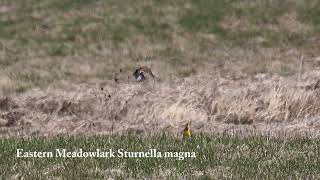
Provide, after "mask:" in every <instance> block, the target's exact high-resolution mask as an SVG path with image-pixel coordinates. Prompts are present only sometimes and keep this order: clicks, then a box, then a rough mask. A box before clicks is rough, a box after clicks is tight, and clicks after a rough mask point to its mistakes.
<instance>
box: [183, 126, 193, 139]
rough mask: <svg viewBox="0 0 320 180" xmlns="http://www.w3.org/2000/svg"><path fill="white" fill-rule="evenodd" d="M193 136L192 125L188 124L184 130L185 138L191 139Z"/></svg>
mask: <svg viewBox="0 0 320 180" xmlns="http://www.w3.org/2000/svg"><path fill="white" fill-rule="evenodd" d="M191 135H192V132H191V130H190V124H189V123H187V125H186V127H185V128H184V130H183V137H184V138H190V137H191Z"/></svg>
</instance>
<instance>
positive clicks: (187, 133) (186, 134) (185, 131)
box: [183, 130, 192, 137]
mask: <svg viewBox="0 0 320 180" xmlns="http://www.w3.org/2000/svg"><path fill="white" fill-rule="evenodd" d="M191 135H192V133H191V131H190V130H184V131H183V136H184V137H191Z"/></svg>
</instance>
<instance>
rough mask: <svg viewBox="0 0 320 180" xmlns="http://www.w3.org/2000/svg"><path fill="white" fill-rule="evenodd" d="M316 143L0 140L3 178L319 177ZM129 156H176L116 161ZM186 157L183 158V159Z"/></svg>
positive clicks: (96, 138) (227, 139) (109, 138)
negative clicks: (62, 152)
mask: <svg viewBox="0 0 320 180" xmlns="http://www.w3.org/2000/svg"><path fill="white" fill-rule="evenodd" d="M319 145H320V140H319V139H312V138H307V137H282V138H270V137H266V136H250V137H240V136H228V135H217V136H203V135H199V136H197V137H194V138H192V139H190V140H182V139H181V138H177V137H173V136H170V135H166V134H162V135H153V136H149V137H142V136H136V135H130V134H129V135H113V136H92V137H82V136H81V137H55V138H49V139H46V138H31V139H1V140H0V152H1V154H0V156H1V158H0V159H1V163H0V174H1V177H2V178H10V177H18V178H27V179H30V178H31V179H34V178H62V177H63V178H77V177H78V178H80V177H86V178H89V179H92V178H107V177H112V178H121V179H126V178H138V177H139V178H143V177H145V178H160V177H165V178H170V179H172V178H174V179H177V178H179V179H180V178H201V177H202V178H208V177H214V178H218V179H220V178H235V179H239V178H253V179H255V178H258V177H259V178H265V179H270V178H271V179H274V178H276V179H285V178H288V177H290V178H298V179H299V178H319V177H320V166H319V163H320V158H319V153H320V149H319ZM16 149H24V150H23V151H24V152H26V151H32V152H33V151H42V152H53V154H55V152H56V149H66V150H67V151H70V152H73V151H77V150H78V151H79V149H82V151H83V152H88V151H93V152H94V151H96V149H100V150H101V151H109V149H112V151H114V152H116V153H115V154H114V155H115V157H110V158H105V157H100V158H98V157H87V158H70V157H69V158H63V157H52V158H35V157H29V158H17V157H16ZM119 149H123V151H128V152H148V151H149V149H156V150H157V152H161V153H163V155H164V153H165V152H195V155H196V157H195V158H191V157H186V154H183V153H180V156H179V157H180V159H179V157H178V156H177V157H172V158H163V157H162V158H151V157H149V158H136V157H117V156H118V155H119V154H118V153H117V150H119ZM183 157H185V158H183Z"/></svg>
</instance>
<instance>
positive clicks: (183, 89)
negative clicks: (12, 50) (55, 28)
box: [0, 72, 320, 136]
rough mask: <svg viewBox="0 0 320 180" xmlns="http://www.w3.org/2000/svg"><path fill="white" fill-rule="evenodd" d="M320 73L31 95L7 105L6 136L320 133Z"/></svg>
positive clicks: (106, 84)
mask: <svg viewBox="0 0 320 180" xmlns="http://www.w3.org/2000/svg"><path fill="white" fill-rule="evenodd" d="M318 77H319V72H312V73H311V72H310V73H308V74H305V75H303V77H302V81H303V82H297V78H296V77H287V78H283V77H280V76H275V75H274V76H269V75H266V74H258V75H256V76H254V77H253V78H242V79H239V80H233V79H228V78H223V77H217V76H215V74H214V73H212V74H209V75H199V76H193V77H190V78H186V79H182V80H177V81H174V82H171V83H167V82H162V83H155V82H146V83H144V84H135V83H129V84H128V83H114V82H112V81H102V82H100V83H98V84H95V83H92V84H91V85H90V84H83V85H80V86H71V87H69V88H68V89H61V90H59V89H48V90H46V91H41V90H33V91H30V92H28V93H26V94H23V95H20V96H16V97H15V96H12V97H11V96H9V97H6V98H2V99H1V114H2V119H3V120H2V121H4V122H3V123H2V127H1V129H0V130H1V136H16V135H55V134H61V133H62V134H65V133H67V134H79V133H80V134H83V133H85V134H96V133H98V134H100V133H103V134H104V133H107V134H109V133H121V132H128V131H129V132H134V133H138V134H139V133H153V132H164V131H169V132H173V133H179V132H180V131H181V128H182V127H183V125H184V124H185V123H187V122H191V123H192V128H193V130H194V131H195V133H200V132H214V133H219V132H220V133H221V132H228V133H234V132H238V131H240V132H246V131H247V133H249V132H251V133H263V134H264V133H271V134H273V133H275V134H277V133H280V132H285V133H289V134H290V133H293V134H295V133H304V132H310V133H312V134H314V135H318V132H319V128H320V126H319V120H318V117H319V113H320V110H319V108H318V107H319V102H320V101H319V99H318V97H319V91H320V88H319V84H317V82H316V81H315V79H317V78H318Z"/></svg>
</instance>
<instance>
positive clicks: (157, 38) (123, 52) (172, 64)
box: [0, 0, 320, 94]
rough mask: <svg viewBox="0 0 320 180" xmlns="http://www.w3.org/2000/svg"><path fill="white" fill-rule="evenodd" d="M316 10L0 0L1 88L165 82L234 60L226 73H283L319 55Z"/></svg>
mask: <svg viewBox="0 0 320 180" xmlns="http://www.w3.org/2000/svg"><path fill="white" fill-rule="evenodd" d="M319 7H320V6H319V1H317V0H308V1H304V2H303V3H302V2H300V1H295V0H285V1H281V2H277V1H272V0H258V1H254V2H251V1H236V0H231V1H224V0H177V1H174V2H172V1H167V0H164V1H157V0H152V1H138V2H136V1H125V0H120V1H119V0H109V1H104V0H65V1H62V0H60V1H56V0H41V1H39V0H25V1H22V0H2V1H1V5H0V15H1V16H0V64H1V68H2V71H1V74H0V77H1V79H0V90H1V93H2V94H11V93H14V92H24V91H26V90H29V89H32V88H35V87H41V88H46V87H48V86H63V85H65V84H68V83H79V82H88V81H93V80H95V79H110V78H112V77H113V75H114V73H116V72H118V71H119V69H120V68H121V69H122V70H123V72H124V73H126V74H130V75H131V73H132V71H133V70H134V68H135V67H136V66H139V65H148V66H151V67H152V68H153V69H156V70H155V71H156V73H157V74H158V75H159V76H160V77H161V78H162V79H164V80H171V79H175V78H181V77H188V76H192V75H194V74H198V73H201V72H203V71H205V70H210V69H208V64H211V65H214V66H219V65H220V66H221V65H223V64H224V63H226V59H229V60H232V59H236V64H237V65H236V66H235V67H231V66H230V65H225V66H226V67H225V68H227V69H228V70H229V71H241V72H243V73H245V74H248V75H255V74H258V73H271V74H280V75H283V76H287V75H292V74H294V73H296V72H297V71H298V70H299V69H298V67H299V66H298V65H297V64H299V60H300V56H301V54H304V56H305V57H306V58H309V57H313V56H314V54H316V53H317V52H319V48H318V47H319V46H318V45H317V42H318V41H317V38H316V37H317V36H318V35H319V32H320V31H319V30H320V29H319V27H320V20H319V14H320V8H319ZM239 48H241V50H242V51H243V52H239ZM278 50H280V52H278ZM289 50H290V51H293V52H297V53H298V55H296V54H294V55H292V57H291V56H288V53H287V51H289ZM252 51H253V52H254V55H252ZM277 55H279V56H280V57H279V56H277ZM307 67H308V68H312V69H314V67H313V66H312V65H310V64H307ZM63 87H64V86H63Z"/></svg>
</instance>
